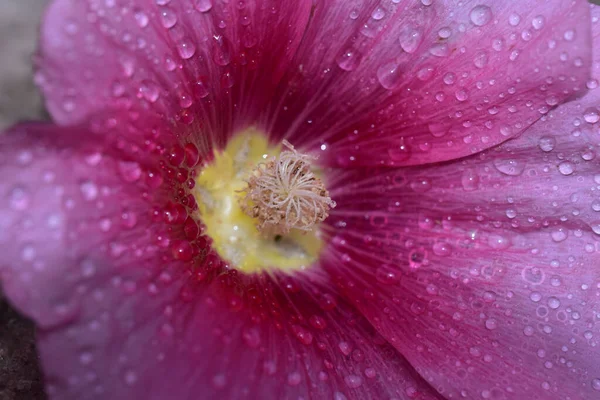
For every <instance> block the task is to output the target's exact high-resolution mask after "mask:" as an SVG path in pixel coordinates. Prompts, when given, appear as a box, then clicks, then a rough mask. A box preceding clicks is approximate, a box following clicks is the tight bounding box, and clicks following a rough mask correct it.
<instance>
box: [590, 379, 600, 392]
mask: <svg viewBox="0 0 600 400" xmlns="http://www.w3.org/2000/svg"><path fill="white" fill-rule="evenodd" d="M592 388H593V389H594V390H597V391H599V392H600V378H594V379H592Z"/></svg>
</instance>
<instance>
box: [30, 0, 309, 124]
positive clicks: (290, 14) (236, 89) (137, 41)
mask: <svg viewBox="0 0 600 400" xmlns="http://www.w3.org/2000/svg"><path fill="white" fill-rule="evenodd" d="M311 6H312V2H311V1H309V0H300V1H293V2H279V1H275V0H251V1H244V2H242V3H240V2H221V1H218V2H217V1H213V0H180V1H167V0H165V1H152V2H150V1H139V0H124V1H99V0H84V1H81V0H54V1H53V2H52V3H51V5H50V6H49V8H48V10H47V13H46V16H45V19H44V23H43V28H42V36H41V40H42V42H41V49H40V54H39V57H38V59H37V64H38V73H37V76H36V81H37V83H38V85H39V86H40V87H41V88H42V90H43V92H44V94H45V95H46V101H47V107H48V109H49V111H50V113H51V114H52V116H53V117H54V119H55V121H57V122H58V123H60V124H70V123H76V122H79V121H84V120H85V119H86V118H88V116H89V115H92V114H94V113H96V112H97V111H98V110H103V109H115V108H118V109H123V108H125V109H135V110H150V111H151V112H158V113H161V114H165V115H166V116H167V117H168V118H169V119H173V118H176V117H179V118H181V119H184V120H185V119H190V118H192V117H191V116H196V119H199V118H200V117H202V120H203V123H204V124H205V125H207V126H209V127H211V131H212V132H213V133H214V134H215V135H218V134H220V133H221V134H222V133H226V134H230V133H231V132H230V131H231V130H235V128H236V127H237V125H236V124H247V120H253V119H255V118H256V114H257V113H258V112H259V111H262V110H263V109H264V107H265V102H267V101H268V100H269V98H270V94H271V92H272V91H273V88H274V86H275V85H276V84H277V82H278V81H279V79H280V78H281V75H282V73H283V71H284V69H285V68H286V66H287V64H288V63H289V61H290V59H291V57H292V56H293V54H294V51H295V49H296V47H297V46H298V44H299V42H300V39H301V37H302V33H303V32H304V29H305V26H306V23H307V21H308V18H309V13H310V8H311ZM257 88H260V90H257ZM224 116H227V117H224Z"/></svg>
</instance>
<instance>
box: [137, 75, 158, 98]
mask: <svg viewBox="0 0 600 400" xmlns="http://www.w3.org/2000/svg"><path fill="white" fill-rule="evenodd" d="M140 94H141V96H142V97H143V98H144V99H146V100H147V101H149V102H150V103H155V102H156V100H158V97H159V96H160V92H159V87H158V85H157V84H156V83H154V82H152V81H149V80H143V81H142V83H141V85H140Z"/></svg>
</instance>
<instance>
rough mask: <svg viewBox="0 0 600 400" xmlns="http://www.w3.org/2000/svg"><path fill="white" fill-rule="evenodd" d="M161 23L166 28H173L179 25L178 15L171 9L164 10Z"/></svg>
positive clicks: (161, 14)
mask: <svg viewBox="0 0 600 400" xmlns="http://www.w3.org/2000/svg"><path fill="white" fill-rule="evenodd" d="M160 22H161V23H162V26H164V27H165V28H167V29H169V28H172V27H174V26H175V24H176V23H177V14H175V12H174V11H173V10H171V9H170V8H163V9H162V10H160Z"/></svg>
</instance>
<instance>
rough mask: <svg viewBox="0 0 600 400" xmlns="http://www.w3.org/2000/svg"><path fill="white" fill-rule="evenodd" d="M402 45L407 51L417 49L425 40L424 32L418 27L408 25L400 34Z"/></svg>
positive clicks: (410, 51) (411, 51)
mask: <svg viewBox="0 0 600 400" xmlns="http://www.w3.org/2000/svg"><path fill="white" fill-rule="evenodd" d="M399 40H400V47H402V50H404V51H405V52H407V53H414V52H415V51H417V49H418V48H419V46H420V45H421V42H422V41H423V32H422V31H421V30H419V29H417V28H413V27H408V28H407V29H405V30H404V31H403V32H402V34H401V35H400V39H399Z"/></svg>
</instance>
